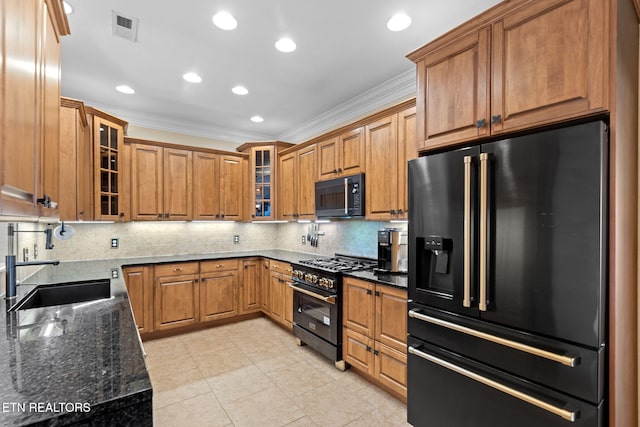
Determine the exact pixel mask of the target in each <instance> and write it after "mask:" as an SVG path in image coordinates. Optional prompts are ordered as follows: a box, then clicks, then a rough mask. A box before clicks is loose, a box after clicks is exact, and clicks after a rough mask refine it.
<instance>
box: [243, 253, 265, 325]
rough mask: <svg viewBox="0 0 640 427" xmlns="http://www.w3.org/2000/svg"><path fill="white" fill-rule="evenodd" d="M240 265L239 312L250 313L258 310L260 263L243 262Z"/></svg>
mask: <svg viewBox="0 0 640 427" xmlns="http://www.w3.org/2000/svg"><path fill="white" fill-rule="evenodd" d="M242 264H243V271H242V286H241V289H242V292H241V296H240V301H241V303H240V312H241V313H250V312H253V311H258V310H260V288H261V282H260V274H261V273H262V263H261V262H260V261H258V260H245V261H243V262H242Z"/></svg>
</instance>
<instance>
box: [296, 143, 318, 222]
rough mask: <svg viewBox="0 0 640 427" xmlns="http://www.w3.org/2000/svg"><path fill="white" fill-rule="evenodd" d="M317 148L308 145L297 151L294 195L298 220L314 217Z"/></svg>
mask: <svg viewBox="0 0 640 427" xmlns="http://www.w3.org/2000/svg"><path fill="white" fill-rule="evenodd" d="M317 152H318V150H317V146H316V145H315V144H314V145H309V146H306V147H304V148H302V149H300V150H298V151H297V162H296V163H297V171H298V174H297V176H296V184H297V186H298V188H297V191H296V194H297V199H298V200H297V201H298V209H297V214H298V218H299V219H312V218H315V217H316V196H315V192H316V187H315V183H316V179H317V172H316V170H317V169H316V167H317V164H318V162H317Z"/></svg>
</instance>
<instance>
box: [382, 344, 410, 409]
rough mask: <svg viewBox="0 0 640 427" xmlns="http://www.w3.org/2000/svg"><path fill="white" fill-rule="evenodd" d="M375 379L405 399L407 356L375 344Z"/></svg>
mask: <svg viewBox="0 0 640 427" xmlns="http://www.w3.org/2000/svg"><path fill="white" fill-rule="evenodd" d="M375 377H376V379H377V380H378V381H380V382H381V383H382V384H384V385H385V386H387V387H388V388H390V389H391V390H393V391H395V392H396V393H398V394H400V395H401V396H404V397H407V354H406V352H399V351H397V350H394V349H392V348H390V347H387V346H386V345H384V344H380V343H377V342H376V357H375Z"/></svg>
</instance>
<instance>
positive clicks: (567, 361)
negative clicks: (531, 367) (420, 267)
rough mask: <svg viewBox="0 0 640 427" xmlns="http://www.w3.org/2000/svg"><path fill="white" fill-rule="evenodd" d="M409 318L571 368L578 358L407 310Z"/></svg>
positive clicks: (413, 310)
mask: <svg viewBox="0 0 640 427" xmlns="http://www.w3.org/2000/svg"><path fill="white" fill-rule="evenodd" d="M409 317H411V318H413V319H418V320H422V321H423V322H427V323H431V324H432V325H436V326H442V327H443V328H447V329H450V330H452V331H456V332H461V333H463V334H466V335H470V336H472V337H476V338H480V339H482V340H485V341H491V342H492V343H495V344H500V345H503V346H505V347H509V348H513V349H514V350H519V351H523V352H525V353H529V354H532V355H534V356H538V357H542V358H544V359H548V360H551V361H553V362H557V363H561V364H563V365H565V366H569V367H571V368H573V367H575V366H576V365H577V364H578V360H579V358H577V357H573V356H566V355H563V354H558V353H553V352H551V351H547V350H543V349H541V348H537V347H532V346H530V345H527V344H523V343H520V342H517V341H511V340H508V339H506V338H501V337H498V336H495V335H491V334H488V333H486V332H482V331H478V330H476V329H471V328H467V327H466V326H462V325H459V324H457V323H452V322H447V321H446V320H442V319H438V318H436V317H431V316H427V315H426V314H422V313H420V312H419V311H417V310H415V309H412V310H409Z"/></svg>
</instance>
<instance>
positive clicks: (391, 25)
mask: <svg viewBox="0 0 640 427" xmlns="http://www.w3.org/2000/svg"><path fill="white" fill-rule="evenodd" d="M409 25H411V18H409V16H408V15H407V14H405V13H396V14H395V15H393V16H392V17H391V18H389V20H388V21H387V28H388V29H389V31H402V30H406V29H407V28H409Z"/></svg>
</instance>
